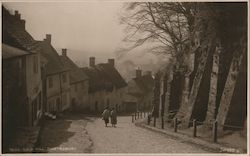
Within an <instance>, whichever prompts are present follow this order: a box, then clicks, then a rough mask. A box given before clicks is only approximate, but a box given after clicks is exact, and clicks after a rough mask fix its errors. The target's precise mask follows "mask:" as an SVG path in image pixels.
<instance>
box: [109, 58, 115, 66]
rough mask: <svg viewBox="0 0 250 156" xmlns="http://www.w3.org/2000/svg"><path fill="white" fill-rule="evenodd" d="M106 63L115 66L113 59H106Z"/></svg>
mask: <svg viewBox="0 0 250 156" xmlns="http://www.w3.org/2000/svg"><path fill="white" fill-rule="evenodd" d="M108 63H109V64H110V65H112V66H113V67H114V66H115V59H108Z"/></svg>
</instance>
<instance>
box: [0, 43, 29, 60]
mask: <svg viewBox="0 0 250 156" xmlns="http://www.w3.org/2000/svg"><path fill="white" fill-rule="evenodd" d="M28 54H30V53H28V52H26V51H23V50H21V49H17V48H15V47H12V46H9V45H7V44H2V58H3V59H9V58H13V57H19V56H24V55H28Z"/></svg>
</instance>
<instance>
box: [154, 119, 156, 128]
mask: <svg viewBox="0 0 250 156" xmlns="http://www.w3.org/2000/svg"><path fill="white" fill-rule="evenodd" d="M155 126H156V117H155V116H154V127H155Z"/></svg>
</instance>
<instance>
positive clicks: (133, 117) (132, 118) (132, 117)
mask: <svg viewBox="0 0 250 156" xmlns="http://www.w3.org/2000/svg"><path fill="white" fill-rule="evenodd" d="M132 123H134V115H133V114H132Z"/></svg>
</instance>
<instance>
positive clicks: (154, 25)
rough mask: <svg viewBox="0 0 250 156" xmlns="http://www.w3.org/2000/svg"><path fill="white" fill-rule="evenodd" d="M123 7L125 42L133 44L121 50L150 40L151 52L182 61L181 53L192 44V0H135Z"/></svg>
mask: <svg viewBox="0 0 250 156" xmlns="http://www.w3.org/2000/svg"><path fill="white" fill-rule="evenodd" d="M124 8H125V11H126V12H125V14H124V15H123V16H122V17H121V23H123V24H126V25H127V27H126V32H127V33H128V35H127V36H126V38H125V39H124V41H125V42H127V43H130V44H131V45H132V46H129V48H126V49H123V51H129V50H132V49H134V48H136V47H138V46H141V45H143V44H144V43H146V42H151V43H154V44H155V46H154V47H153V48H152V49H150V50H151V51H152V52H155V53H157V54H167V55H170V56H171V57H172V58H173V59H174V60H176V61H177V62H183V55H184V53H185V52H187V51H189V49H188V48H189V47H190V45H191V43H190V41H191V40H190V38H191V36H192V31H193V23H194V15H195V4H194V3H180V2H177V3H175V2H164V3H163V2H154V3H152V2H138V3H127V4H125V7H124Z"/></svg>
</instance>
